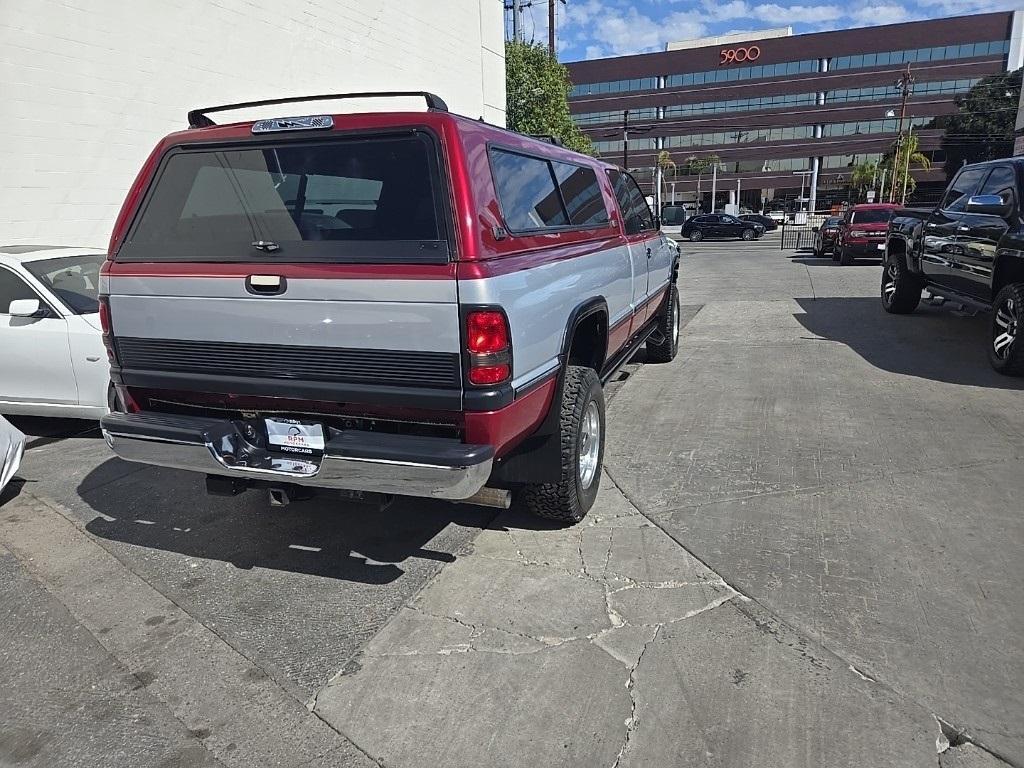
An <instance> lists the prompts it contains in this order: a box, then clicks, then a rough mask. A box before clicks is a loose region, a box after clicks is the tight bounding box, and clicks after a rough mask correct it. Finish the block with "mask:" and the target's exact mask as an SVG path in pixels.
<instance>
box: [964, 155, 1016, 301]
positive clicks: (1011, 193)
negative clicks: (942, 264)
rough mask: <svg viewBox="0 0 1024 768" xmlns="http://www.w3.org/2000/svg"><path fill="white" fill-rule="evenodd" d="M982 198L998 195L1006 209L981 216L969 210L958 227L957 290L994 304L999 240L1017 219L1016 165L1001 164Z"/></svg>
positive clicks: (983, 186) (981, 189)
mask: <svg viewBox="0 0 1024 768" xmlns="http://www.w3.org/2000/svg"><path fill="white" fill-rule="evenodd" d="M977 194H978V195H995V196H998V197H999V198H1000V199H1001V200H1002V203H1003V205H1004V206H1006V210H1005V212H1004V215H1000V214H997V213H991V212H986V213H980V212H976V211H972V210H971V206H970V205H968V206H967V207H966V212H965V213H964V214H963V218H962V221H961V224H960V226H959V227H958V234H957V245H958V246H959V247H958V251H959V255H958V259H959V262H958V264H959V266H958V268H957V270H956V272H957V276H956V277H957V283H958V285H957V290H961V291H962V292H963V293H966V294H968V295H970V296H975V297H977V298H979V299H982V300H983V301H991V300H992V299H993V298H994V297H993V296H992V272H993V269H994V268H995V262H996V249H997V248H998V247H999V241H1000V240H1002V238H1003V235H1005V234H1006V231H1007V230H1008V229H1009V228H1010V225H1009V221H1012V220H1013V218H1015V217H1016V216H1017V174H1016V172H1015V171H1014V168H1013V166H1012V165H1009V164H1007V165H997V166H996V167H995V168H993V169H992V171H991V172H990V173H989V175H988V177H987V178H986V179H985V181H984V182H983V183H982V184H981V186H980V187H979V188H978V192H977Z"/></svg>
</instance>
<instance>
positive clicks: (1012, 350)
mask: <svg viewBox="0 0 1024 768" xmlns="http://www.w3.org/2000/svg"><path fill="white" fill-rule="evenodd" d="M990 329H991V330H990V332H989V342H988V361H989V362H990V363H991V364H992V367H993V368H995V369H996V370H997V371H998V372H999V373H1002V374H1005V375H1007V376H1024V283H1010V284H1009V285H1005V286H1003V289H1002V290H1001V291H999V293H998V295H997V296H996V300H995V301H994V302H993V305H992V323H991V325H990ZM1006 334H1010V335H1011V336H1012V337H1013V340H1012V341H1010V343H1009V346H1008V347H1006V348H1003V349H1001V350H1000V352H997V351H996V346H995V345H996V341H997V340H998V339H999V338H1000V337H1001V336H1005V335H1006Z"/></svg>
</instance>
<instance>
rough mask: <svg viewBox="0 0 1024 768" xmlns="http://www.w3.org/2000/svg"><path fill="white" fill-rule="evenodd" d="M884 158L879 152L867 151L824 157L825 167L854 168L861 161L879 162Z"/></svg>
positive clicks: (823, 165) (823, 163)
mask: <svg viewBox="0 0 1024 768" xmlns="http://www.w3.org/2000/svg"><path fill="white" fill-rule="evenodd" d="M881 159H882V155H881V153H879V152H865V153H861V154H856V155H826V156H825V157H824V158H822V162H821V164H822V167H823V168H853V167H854V166H857V165H860V164H861V163H877V162H878V161H879V160H881Z"/></svg>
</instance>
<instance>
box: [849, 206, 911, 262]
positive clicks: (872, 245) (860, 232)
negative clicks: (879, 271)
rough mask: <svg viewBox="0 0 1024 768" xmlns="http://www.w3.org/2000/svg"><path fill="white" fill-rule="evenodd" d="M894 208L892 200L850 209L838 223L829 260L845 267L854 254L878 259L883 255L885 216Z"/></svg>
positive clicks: (890, 216) (887, 226) (889, 217)
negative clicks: (837, 231) (837, 230)
mask: <svg viewBox="0 0 1024 768" xmlns="http://www.w3.org/2000/svg"><path fill="white" fill-rule="evenodd" d="M898 207H899V206H898V205H896V204H895V203H867V204H864V205H855V206H853V207H852V208H850V209H849V210H848V211H847V212H846V213H845V214H843V218H842V220H841V221H840V222H839V233H838V235H837V236H836V242H835V246H834V247H833V249H832V259H833V261H838V262H839V263H840V264H842V265H843V266H848V265H850V264H853V263H854V260H855V259H856V258H857V257H858V256H859V257H867V258H872V259H881V258H882V257H883V256H884V255H885V235H886V233H887V232H888V230H889V219H891V218H892V215H893V211H895V210H896V209H897V208H898Z"/></svg>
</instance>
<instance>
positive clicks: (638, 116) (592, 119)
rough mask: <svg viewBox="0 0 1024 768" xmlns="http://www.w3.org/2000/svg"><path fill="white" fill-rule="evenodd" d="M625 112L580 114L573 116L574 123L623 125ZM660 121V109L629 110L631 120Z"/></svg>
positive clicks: (612, 111) (616, 110)
mask: <svg viewBox="0 0 1024 768" xmlns="http://www.w3.org/2000/svg"><path fill="white" fill-rule="evenodd" d="M623 111H624V110H621V109H615V110H611V111H606V112H580V113H578V114H575V115H572V119H573V121H574V122H575V123H576V125H581V126H582V125H601V124H603V123H620V124H621V123H622V113H623ZM657 119H658V108H657V107H643V108H640V109H631V110H629V120H630V121H631V122H632V121H634V120H657Z"/></svg>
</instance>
